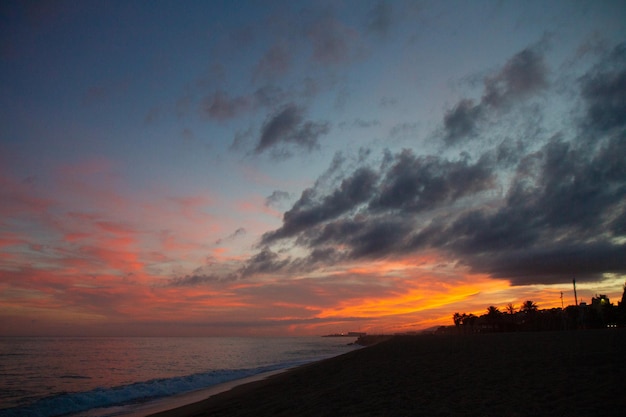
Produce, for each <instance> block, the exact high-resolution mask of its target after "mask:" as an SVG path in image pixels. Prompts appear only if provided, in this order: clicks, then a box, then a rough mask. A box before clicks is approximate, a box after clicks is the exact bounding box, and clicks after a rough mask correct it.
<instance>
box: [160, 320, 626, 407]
mask: <svg viewBox="0 0 626 417" xmlns="http://www.w3.org/2000/svg"><path fill="white" fill-rule="evenodd" d="M625 377H626V329H606V330H586V331H571V332H538V333H531V332H520V333H494V334H477V335H446V336H444V335H441V336H440V335H437V336H434V335H420V336H395V337H393V338H391V339H389V340H388V341H385V342H381V343H378V344H375V345H373V346H369V347H366V348H363V349H359V350H356V351H353V352H350V353H346V354H343V355H340V356H337V357H334V358H331V359H327V360H323V361H320V362H316V363H312V364H309V365H304V366H301V367H298V368H295V369H292V370H289V371H287V372H284V373H281V374H278V375H275V376H272V377H270V378H267V379H264V380H261V381H255V382H252V383H248V384H244V385H239V386H237V387H235V388H233V389H231V390H229V391H226V392H222V393H220V394H217V395H214V396H212V397H210V398H208V399H206V400H203V401H200V402H196V403H193V404H189V405H186V406H183V407H179V408H175V409H172V410H168V411H164V412H160V413H157V414H153V417H191V416H196V417H200V416H206V417H209V416H211V417H214V416H477V417H478V416H481V417H485V416H593V415H602V416H618V415H623V414H624V410H626V396H625V395H624V393H623V384H624V381H625Z"/></svg>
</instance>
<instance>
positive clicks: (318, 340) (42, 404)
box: [0, 337, 354, 417]
mask: <svg viewBox="0 0 626 417" xmlns="http://www.w3.org/2000/svg"><path fill="white" fill-rule="evenodd" d="M352 341H353V339H346V338H322V337H315V338H301V337H299V338H286V337H285V338H221V337H207V338H175V337H174V338H158V337H156V338H155V337H152V338H141V337H122V338H108V337H94V338H0V416H2V417H4V416H7V417H8V416H38V417H51V416H58V415H63V414H69V413H80V412H85V411H87V410H92V409H95V408H102V407H112V406H117V405H124V404H132V403H138V402H145V401H149V400H153V399H156V398H161V397H167V396H172V395H176V394H180V393H184V392H189V391H194V390H198V389H202V388H207V387H210V386H213V385H216V384H219V383H222V382H227V381H232V380H236V379H241V378H245V377H249V376H253V375H257V374H260V373H264V372H269V371H274V370H279V369H284V368H288V367H291V366H295V365H300V364H304V363H307V362H312V361H316V360H320V359H323V358H327V357H331V356H335V355H338V354H341V353H345V352H348V351H349V350H352V349H354V348H353V347H350V346H347V344H348V343H349V342H352Z"/></svg>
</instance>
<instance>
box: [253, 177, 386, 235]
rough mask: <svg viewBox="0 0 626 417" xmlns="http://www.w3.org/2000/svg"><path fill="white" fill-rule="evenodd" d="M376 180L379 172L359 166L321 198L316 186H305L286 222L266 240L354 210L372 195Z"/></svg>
mask: <svg viewBox="0 0 626 417" xmlns="http://www.w3.org/2000/svg"><path fill="white" fill-rule="evenodd" d="M376 181H377V176H376V174H375V173H374V172H373V171H372V170H370V169H368V168H360V169H358V170H357V171H356V172H354V174H353V175H352V176H350V177H348V178H346V179H344V180H343V181H342V183H341V185H340V186H339V188H338V189H337V190H335V191H334V192H333V193H332V194H330V195H328V196H326V197H324V198H323V199H322V200H321V201H317V200H316V199H315V198H314V191H313V189H307V190H305V191H304V192H303V193H302V196H301V197H300V199H299V200H298V201H296V203H295V204H294V206H293V208H292V209H291V210H289V211H287V212H286V213H285V214H284V216H283V226H282V227H281V228H280V229H278V230H276V231H274V232H271V233H268V234H265V235H264V236H263V239H262V240H263V243H265V244H267V243H270V242H272V241H275V240H278V239H283V238H286V237H292V236H294V235H295V234H297V233H299V232H301V231H303V230H305V229H308V228H311V227H314V226H315V225H317V224H319V223H321V222H324V221H327V220H330V219H333V218H335V217H337V216H340V215H342V214H344V213H346V212H349V211H351V210H353V209H354V208H356V207H357V206H359V205H360V204H362V203H364V202H365V201H367V199H368V198H369V197H370V196H371V194H372V193H373V191H374V186H375V184H376Z"/></svg>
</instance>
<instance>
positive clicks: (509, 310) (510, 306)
mask: <svg viewBox="0 0 626 417" xmlns="http://www.w3.org/2000/svg"><path fill="white" fill-rule="evenodd" d="M506 311H507V313H509V314H511V315H512V314H515V306H514V305H513V303H508V304H507V305H506Z"/></svg>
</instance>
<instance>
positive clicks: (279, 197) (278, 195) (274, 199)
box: [265, 190, 291, 207]
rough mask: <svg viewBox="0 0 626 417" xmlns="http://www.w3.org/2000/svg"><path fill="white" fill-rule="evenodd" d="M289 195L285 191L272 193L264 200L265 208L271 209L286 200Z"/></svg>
mask: <svg viewBox="0 0 626 417" xmlns="http://www.w3.org/2000/svg"><path fill="white" fill-rule="evenodd" d="M290 197H291V195H290V194H289V193H288V192H287V191H280V190H276V191H274V192H273V193H272V194H271V195H270V196H269V197H267V198H266V199H265V206H266V207H272V206H275V205H277V204H279V203H280V202H281V201H284V200H287V199H288V198H290Z"/></svg>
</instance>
